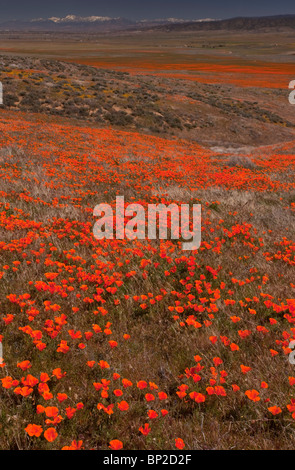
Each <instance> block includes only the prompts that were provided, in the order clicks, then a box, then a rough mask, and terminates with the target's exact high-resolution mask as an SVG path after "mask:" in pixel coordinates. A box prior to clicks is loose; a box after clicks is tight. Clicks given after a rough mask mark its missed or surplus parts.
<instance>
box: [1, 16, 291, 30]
mask: <svg viewBox="0 0 295 470" xmlns="http://www.w3.org/2000/svg"><path fill="white" fill-rule="evenodd" d="M269 28H272V29H274V28H277V29H282V28H283V29H295V15H280V16H263V17H239V18H229V19H225V20H219V19H212V18H204V19H198V20H183V19H178V18H166V19H155V20H139V21H132V20H128V19H126V18H111V17H108V16H86V17H83V16H76V15H67V16H65V17H63V18H60V17H51V18H36V19H32V20H28V21H21V20H14V21H6V22H2V23H1V21H0V31H43V32H45V31H46V32H47V31H48V32H54V31H57V32H73V33H74V32H89V33H95V32H97V33H99V32H112V31H124V30H133V31H141V30H153V29H154V30H162V31H210V30H212V31H214V30H215V31H216V30H249V31H252V30H260V29H269Z"/></svg>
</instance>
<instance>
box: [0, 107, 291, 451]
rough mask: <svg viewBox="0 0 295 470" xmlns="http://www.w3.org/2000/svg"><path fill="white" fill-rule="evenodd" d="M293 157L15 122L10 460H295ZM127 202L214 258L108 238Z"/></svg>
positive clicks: (10, 158) (6, 339)
mask: <svg viewBox="0 0 295 470" xmlns="http://www.w3.org/2000/svg"><path fill="white" fill-rule="evenodd" d="M294 150H295V140H290V141H288V142H287V143H280V144H276V145H265V146H262V147H261V146H260V147H257V148H253V149H252V150H251V151H247V152H244V153H243V152H241V151H240V153H239V154H238V155H237V154H236V153H235V154H233V153H232V152H230V151H228V152H227V151H222V152H221V151H217V150H210V149H209V148H205V147H202V146H200V145H198V144H197V143H195V142H192V141H188V140H183V139H180V138H176V137H171V138H170V139H168V138H161V137H155V136H152V135H145V134H144V133H143V132H141V133H137V132H126V131H123V130H114V129H112V128H103V129H99V128H96V127H95V126H93V125H87V123H86V124H83V123H81V122H80V123H77V122H75V123H74V122H70V121H69V120H68V121H67V120H64V121H63V122H61V120H59V121H57V120H56V119H55V118H54V117H50V116H42V115H37V114H33V113H21V112H13V111H8V110H2V111H1V115H0V181H1V186H0V233H1V241H0V292H1V299H0V341H1V345H2V356H3V360H2V363H1V365H0V366H1V367H0V378H1V384H0V399H1V401H0V448H1V449H26V450H28V449H31V450H35V449H49V450H59V449H65V450H67V449H72V450H79V449H86V450H89V449H96V450H107V449H114V450H119V449H125V450H144V449H148V450H160V449H164V450H169V449H171V450H173V449H174V450H175V449H180V450H181V449H185V450H191V449H291V448H294V442H295V365H294V364H292V362H293V361H292V357H293V356H292V351H293V348H294V346H293V345H292V340H295V276H294V267H295V223H294V219H295V180H294V170H295V168H294V167H295V156H294ZM118 195H124V197H125V200H126V204H128V203H132V202H137V203H140V204H142V205H143V206H146V205H147V204H148V203H163V204H170V203H172V202H174V203H177V204H182V203H187V204H194V203H196V204H201V205H202V228H201V233H202V242H201V246H200V248H199V249H198V250H196V251H193V252H184V251H182V249H181V241H180V240H169V239H168V240H166V241H165V240H153V241H149V240H134V241H130V240H125V239H124V240H117V239H113V240H97V239H95V237H94V235H93V226H94V223H95V217H94V216H93V209H94V207H95V206H96V205H97V204H99V203H101V202H105V203H108V204H111V205H114V204H115V199H116V196H118Z"/></svg>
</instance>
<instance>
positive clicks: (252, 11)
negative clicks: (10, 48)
mask: <svg viewBox="0 0 295 470" xmlns="http://www.w3.org/2000/svg"><path fill="white" fill-rule="evenodd" d="M0 11H1V14H0V22H3V21H8V20H29V19H33V18H34V19H35V18H50V17H64V16H67V15H77V16H108V17H123V18H128V19H131V20H141V19H149V20H150V19H160V18H179V19H185V20H193V19H201V18H214V19H217V18H218V19H225V18H232V17H236V16H273V15H288V14H295V7H294V2H293V1H291V0H282V1H281V2H280V3H279V4H278V2H276V1H274V0H269V1H267V0H260V1H259V0H257V1H255V2H253V1H252V2H248V3H247V4H245V2H243V1H241V0H227V1H226V3H223V4H221V3H220V1H218V0H211V1H210V0H209V1H208V2H206V3H205V2H201V1H198V0H183V1H181V2H180V1H179V0H171V1H168V0H162V1H161V2H159V1H156V0H150V1H149V2H148V3H145V2H138V1H136V0H127V1H125V2H124V5H123V4H122V1H121V0H109V1H108V2H104V1H101V0H97V1H94V2H93V1H91V0H83V1H81V0H72V1H69V0H64V1H62V2H60V1H59V2H58V1H56V0H52V2H51V3H50V4H41V3H40V2H39V1H37V0H29V1H27V2H22V1H20V0H16V1H7V0H5V1H3V0H2V1H0Z"/></svg>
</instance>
